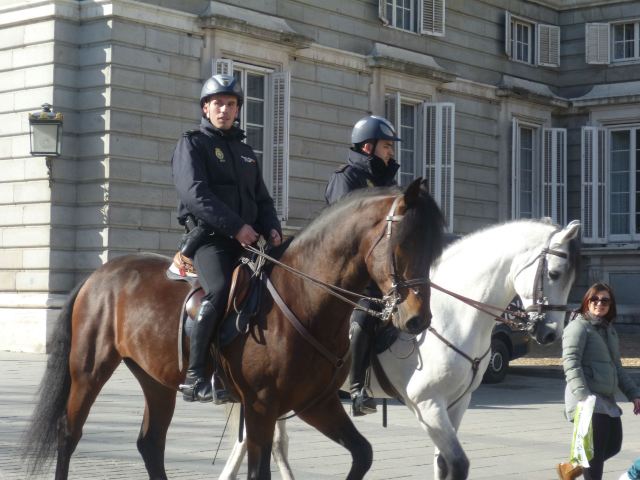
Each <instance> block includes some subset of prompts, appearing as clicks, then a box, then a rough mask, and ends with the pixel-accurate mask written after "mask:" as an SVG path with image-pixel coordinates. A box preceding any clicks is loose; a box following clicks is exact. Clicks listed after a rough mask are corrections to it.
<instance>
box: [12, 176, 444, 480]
mask: <svg viewBox="0 0 640 480" xmlns="http://www.w3.org/2000/svg"><path fill="white" fill-rule="evenodd" d="M442 232H443V221H442V216H441V213H440V210H439V209H438V207H437V205H436V204H435V202H434V201H433V199H432V198H431V197H430V196H429V194H428V193H427V192H426V190H425V187H424V184H421V183H420V182H419V181H416V182H414V183H412V184H411V185H410V186H409V187H408V188H407V189H406V191H404V192H399V191H397V190H395V191H390V190H388V189H384V190H380V189H370V190H366V191H364V192H363V193H359V194H356V195H354V196H350V197H348V198H347V199H345V200H344V201H342V202H339V203H338V204H336V205H334V206H332V207H330V208H328V209H326V210H325V212H324V213H323V214H322V215H321V216H320V217H319V218H318V219H317V220H316V221H314V222H313V223H312V224H311V225H310V226H309V227H308V228H306V229H305V230H304V231H303V232H302V233H301V234H300V235H299V237H297V238H296V239H294V240H293V241H292V242H291V243H290V244H289V245H288V247H287V248H286V249H285V250H284V252H283V253H282V255H281V257H280V260H281V262H283V263H285V264H287V265H289V266H292V267H294V268H296V269H298V270H300V271H301V272H305V273H306V274H308V275H311V276H313V277H314V278H316V279H318V280H321V281H323V282H326V283H329V284H332V285H335V286H337V287H340V288H343V289H347V290H350V291H357V292H361V291H362V290H363V289H364V287H365V286H366V285H367V283H368V282H369V281H371V280H373V281H375V282H376V283H377V284H378V286H379V287H380V289H381V290H382V291H383V292H390V293H391V294H390V295H389V297H390V298H393V297H395V298H396V303H397V305H396V306H395V307H393V308H391V307H392V305H391V306H390V311H392V312H393V314H392V321H393V323H394V324H395V325H396V326H397V327H398V328H400V329H401V330H404V331H409V332H412V333H417V332H419V331H422V330H424V329H425V328H427V326H428V325H429V322H430V319H431V312H430V309H429V301H430V293H431V292H430V288H429V285H428V280H427V279H421V277H425V275H427V272H429V267H430V265H431V262H432V261H433V260H434V259H435V257H436V256H437V255H439V253H440V250H441V244H442ZM169 263H170V259H168V258H165V257H162V256H158V255H129V256H124V257H120V258H116V259H114V260H111V261H109V262H107V263H106V264H105V265H103V266H102V267H100V268H99V269H98V270H96V271H95V272H94V273H93V274H92V275H91V276H89V278H87V280H86V281H85V282H84V283H83V284H82V285H80V286H78V287H77V288H76V289H75V290H74V292H72V294H71V296H70V299H69V301H68V303H67V304H66V306H65V307H64V309H63V310H62V312H61V314H60V317H59V324H58V326H57V328H56V332H55V335H54V338H53V340H52V344H51V347H52V351H51V353H50V356H49V359H48V363H47V369H46V372H45V374H44V378H43V380H42V383H41V385H40V400H39V404H38V405H37V407H36V409H35V412H34V415H33V419H32V423H31V425H30V428H29V430H28V431H27V434H26V437H25V440H26V442H25V450H24V451H25V456H26V457H27V458H28V459H29V463H30V465H29V472H31V473H36V472H38V471H40V470H42V468H43V467H44V466H45V465H46V464H47V462H48V461H50V460H52V459H53V456H54V455H55V452H56V448H57V464H56V475H55V478H56V479H57V480H63V479H66V478H67V476H68V471H69V462H70V458H71V455H72V453H73V451H74V450H75V448H76V446H77V444H78V441H79V440H80V437H81V435H82V427H83V425H84V423H85V421H86V419H87V416H88V414H89V410H90V408H91V406H92V404H93V402H94V401H95V399H96V397H97V395H98V393H99V392H100V390H101V388H102V387H103V385H104V384H105V383H106V381H107V380H108V379H109V378H110V376H111V375H112V374H113V372H114V370H115V369H116V367H117V366H118V365H119V364H120V362H121V361H122V360H124V362H125V364H126V365H127V367H129V369H130V370H131V371H132V372H133V374H134V375H135V376H136V378H137V379H138V381H139V383H140V385H141V387H142V390H143V392H144V397H145V411H144V418H143V421H142V426H141V428H140V433H139V436H138V441H137V447H138V450H139V452H140V454H141V455H142V458H143V459H144V462H145V466H146V469H147V471H148V473H149V478H151V479H166V478H167V477H166V473H165V468H164V448H165V440H166V434H167V429H168V427H169V423H170V422H171V418H172V416H173V412H174V408H175V402H176V390H177V389H178V385H180V383H181V382H182V381H183V379H184V376H185V371H184V370H182V371H181V370H179V367H178V364H179V362H178V360H179V359H178V348H177V340H178V335H179V333H178V332H179V330H178V323H179V322H178V319H179V317H180V312H181V308H182V304H183V301H184V298H185V296H186V294H187V291H188V289H189V287H188V286H187V285H186V284H184V283H183V282H175V281H170V280H167V278H166V277H165V271H166V269H167V267H168V266H169ZM270 279H271V282H272V284H273V286H274V287H275V289H276V290H277V291H278V292H279V294H280V296H281V297H282V299H283V300H284V303H285V304H286V306H288V307H289V309H290V310H291V312H293V315H295V316H296V317H297V319H299V321H300V322H301V323H302V324H303V325H304V328H305V329H306V330H307V332H308V333H309V335H310V336H311V337H312V339H311V340H309V338H304V336H303V335H301V333H300V332H299V331H298V330H296V329H295V328H294V326H293V322H292V321H291V320H290V319H288V318H287V316H286V315H285V314H283V307H281V306H278V305H276V303H275V302H274V301H273V300H272V297H270V296H268V295H266V294H265V296H264V298H263V300H262V304H261V308H260V311H259V313H258V320H257V322H256V323H255V324H254V325H253V327H252V329H251V330H250V332H249V333H248V334H247V335H244V336H240V337H238V338H236V339H235V340H234V341H233V342H232V343H231V344H229V345H228V346H227V347H224V348H223V349H222V351H221V356H222V366H223V368H224V371H225V374H226V376H227V378H228V379H229V381H230V385H229V386H230V388H231V389H232V390H233V391H234V392H235V394H236V395H237V396H238V398H239V399H240V401H241V403H242V405H243V406H244V409H245V416H246V431H247V451H248V468H249V473H248V476H249V478H252V479H253V478H259V479H268V478H270V468H269V462H270V455H271V442H272V439H273V433H274V427H275V423H276V420H277V419H278V417H280V416H281V415H283V414H285V413H286V412H289V411H294V412H296V413H297V414H298V415H299V416H300V418H302V419H303V420H304V421H305V422H307V423H308V424H310V425H312V426H314V427H315V428H317V429H318V430H319V431H321V432H322V433H324V434H325V435H326V436H328V437H329V438H331V439H332V440H334V441H336V442H339V443H340V444H341V445H343V446H344V447H345V448H347V449H348V450H349V452H350V453H351V455H352V466H351V470H350V472H349V475H348V478H349V479H358V478H362V477H363V476H364V474H365V473H366V472H367V471H368V470H369V468H370V466H371V462H372V449H371V445H370V444H369V443H368V442H367V440H366V439H365V438H364V437H363V436H362V435H360V433H359V432H358V431H357V430H356V428H355V427H354V425H353V423H352V422H351V420H350V419H349V417H348V415H347V414H346V412H345V410H344V408H343V406H342V404H341V402H340V400H339V397H338V388H339V387H340V386H341V385H342V383H343V381H344V380H345V378H346V376H347V365H342V364H341V362H340V361H333V362H330V361H328V358H330V357H331V356H332V355H333V358H334V360H335V359H340V358H345V357H347V352H348V349H349V340H348V323H349V322H348V318H349V314H350V312H351V310H352V306H350V305H348V304H346V303H343V302H342V301H341V300H339V299H337V298H335V297H334V296H332V295H330V294H329V293H327V292H326V290H324V289H321V288H318V286H317V285H314V284H313V283H310V282H308V281H307V280H304V279H302V278H300V277H297V276H294V275H293V274H292V273H290V272H287V271H285V270H284V269H283V268H282V267H279V266H275V267H274V268H273V269H272V271H271V274H270ZM284 309H285V310H286V307H284ZM314 340H315V341H317V342H319V344H321V347H317V346H312V345H313V343H314ZM184 347H185V349H186V351H188V342H186V341H185V345H184ZM323 348H324V349H325V351H324V353H323V352H322V349H323ZM327 352H328V355H327ZM347 364H348V362H347Z"/></svg>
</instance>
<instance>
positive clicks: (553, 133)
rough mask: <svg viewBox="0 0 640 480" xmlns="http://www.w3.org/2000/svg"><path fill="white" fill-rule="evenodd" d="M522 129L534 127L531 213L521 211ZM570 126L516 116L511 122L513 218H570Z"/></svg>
mask: <svg viewBox="0 0 640 480" xmlns="http://www.w3.org/2000/svg"><path fill="white" fill-rule="evenodd" d="M522 129H527V130H531V131H532V143H531V181H530V184H531V185H530V187H531V196H530V202H531V212H530V213H531V216H523V212H522V192H523V189H522V182H521V179H522V162H523V159H522V148H521V138H522V133H521V131H522ZM567 163H568V161H567V129H565V128H547V127H545V126H544V124H543V123H537V122H535V121H530V120H525V119H522V118H518V117H514V118H513V119H512V125H511V218H512V219H514V220H515V219H520V218H533V219H535V218H542V217H550V218H551V219H552V220H553V221H554V222H555V223H557V224H561V225H563V224H565V223H566V221H567Z"/></svg>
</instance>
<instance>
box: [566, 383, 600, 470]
mask: <svg viewBox="0 0 640 480" xmlns="http://www.w3.org/2000/svg"><path fill="white" fill-rule="evenodd" d="M595 405H596V397H595V395H589V396H588V397H587V398H586V400H583V401H581V402H578V405H577V406H576V411H575V413H574V415H573V437H572V439H571V454H570V456H569V460H570V461H571V463H573V464H578V465H581V466H582V467H583V468H589V460H591V459H592V458H593V428H592V426H591V417H592V416H593V409H594V407H595Z"/></svg>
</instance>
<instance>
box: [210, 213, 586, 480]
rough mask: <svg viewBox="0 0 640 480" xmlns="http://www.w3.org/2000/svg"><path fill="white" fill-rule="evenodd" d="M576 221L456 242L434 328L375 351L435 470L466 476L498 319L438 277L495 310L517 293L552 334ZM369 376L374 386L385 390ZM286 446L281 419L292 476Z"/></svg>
mask: <svg viewBox="0 0 640 480" xmlns="http://www.w3.org/2000/svg"><path fill="white" fill-rule="evenodd" d="M579 230H580V223H579V222H577V221H573V222H571V223H570V224H569V225H567V226H566V227H565V228H564V229H561V228H559V227H557V226H554V225H552V224H550V223H548V222H545V221H533V220H521V221H513V222H509V223H505V224H501V225H498V226H494V227H490V228H487V229H484V230H481V231H478V232H476V233H474V234H471V235H469V236H467V237H464V238H462V239H461V240H459V241H457V242H455V243H454V244H452V245H451V246H449V247H448V248H447V249H446V250H445V251H444V253H443V254H442V257H441V258H440V260H439V262H438V263H437V264H436V265H435V266H434V267H433V270H432V272H431V280H432V284H433V286H432V289H431V292H432V293H431V311H432V313H433V319H432V322H431V327H432V329H430V330H429V331H427V332H424V333H422V334H420V335H418V336H417V337H415V339H413V342H411V343H412V346H411V347H410V348H408V347H407V342H406V338H405V339H404V340H405V341H403V342H396V343H395V344H394V345H392V346H391V348H390V349H389V350H386V351H384V352H383V353H381V354H380V355H378V359H379V361H380V364H381V365H382V367H383V369H384V372H385V373H386V375H387V378H388V379H389V380H390V382H391V384H392V385H393V387H394V388H395V389H396V391H397V392H398V393H399V394H400V396H401V397H402V400H403V401H404V402H405V404H406V405H407V407H408V408H409V409H410V410H411V411H412V412H413V413H414V414H415V416H416V418H417V419H418V422H419V423H420V426H422V428H424V429H425V430H426V431H427V433H428V434H429V436H430V437H431V439H432V440H433V442H434V444H435V446H436V448H435V461H434V470H435V478H437V479H445V480H458V479H466V478H467V477H468V474H469V460H468V458H467V455H466V454H465V452H464V450H463V448H462V445H461V444H460V441H459V440H458V437H457V430H458V428H459V426H460V423H461V421H462V416H463V415H464V412H465V411H466V410H467V407H468V406H469V402H470V400H471V393H472V392H473V391H474V390H475V389H476V388H478V386H479V385H480V383H481V380H482V375H483V373H484V371H485V370H486V368H487V365H488V363H489V357H490V354H489V350H490V345H491V331H492V329H493V326H494V316H492V315H490V314H489V313H485V311H481V310H478V309H477V308H475V307H472V306H470V305H469V304H468V303H465V302H464V301H461V300H460V299H458V298H454V297H452V296H451V294H449V293H445V292H443V291H442V290H441V289H439V288H436V287H441V288H442V289H444V290H449V291H451V292H455V293H456V294H458V295H461V296H463V297H466V298H468V299H473V300H475V301H477V302H482V303H483V304H488V305H492V306H494V307H496V308H495V309H494V310H495V311H496V312H499V311H502V310H504V309H505V308H506V307H507V305H508V304H509V302H510V301H511V299H512V298H513V297H514V296H515V295H516V294H517V295H519V296H520V299H521V300H522V304H523V308H524V309H525V310H527V311H528V315H529V320H530V322H529V331H530V334H531V335H532V336H533V337H534V338H535V340H536V341H537V342H539V343H542V344H547V343H551V342H553V341H554V340H556V339H558V338H560V337H561V336H562V330H563V328H564V319H565V309H566V302H567V298H568V296H569V291H570V289H571V286H572V285H573V281H574V279H575V275H576V264H577V258H578V240H577V238H578V234H579ZM472 303H473V302H472ZM481 308H482V309H483V310H487V308H485V307H481ZM447 342H448V343H450V345H447ZM400 344H403V345H400ZM401 350H402V351H401ZM407 350H408V351H407ZM394 352H395V353H394ZM472 360H476V363H477V367H478V368H477V370H475V371H474V369H473V368H472ZM372 377H373V379H372V382H371V389H372V390H373V394H374V396H375V397H377V398H385V397H387V398H388V395H387V394H385V392H384V391H383V390H382V389H381V387H380V384H379V382H378V380H377V378H375V376H374V375H372ZM287 446H288V437H287V433H286V428H285V422H284V421H279V422H278V424H277V427H276V435H275V438H274V444H273V455H274V459H275V461H276V464H277V465H278V467H279V469H280V472H281V475H282V478H283V479H285V480H292V479H293V474H292V472H291V468H290V466H289V464H288V461H287ZM244 452H245V448H244V445H243V444H242V443H236V445H235V447H234V449H233V451H232V453H231V455H230V457H229V459H228V460H227V464H226V465H225V469H224V470H223V472H222V474H221V476H220V477H219V478H220V479H225V480H227V479H233V478H235V476H236V474H237V472H238V469H239V467H240V464H241V462H242V458H243V456H244Z"/></svg>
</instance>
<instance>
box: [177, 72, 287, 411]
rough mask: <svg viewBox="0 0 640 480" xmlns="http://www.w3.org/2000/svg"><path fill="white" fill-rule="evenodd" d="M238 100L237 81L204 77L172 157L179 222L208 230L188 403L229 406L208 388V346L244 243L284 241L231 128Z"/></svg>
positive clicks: (248, 151) (200, 259)
mask: <svg viewBox="0 0 640 480" xmlns="http://www.w3.org/2000/svg"><path fill="white" fill-rule="evenodd" d="M242 100H243V93H242V88H241V86H240V84H239V83H238V81H237V80H236V79H235V78H234V77H232V76H230V75H214V76H213V77H211V78H209V79H208V80H207V81H206V82H205V83H204V85H203V87H202V92H201V93H200V107H201V109H202V119H201V121H200V128H199V129H197V130H190V131H188V132H186V133H184V134H183V136H182V137H181V138H180V139H179V140H178V143H177V145H176V148H175V151H174V153H173V158H172V159H171V164H172V168H173V181H174V184H175V186H176V190H177V193H178V220H179V222H180V223H181V224H182V225H185V227H186V229H187V230H193V229H195V228H199V229H201V230H204V231H205V232H206V233H207V234H206V235H205V236H204V241H202V242H199V246H198V247H197V249H196V250H195V256H194V264H195V267H196V270H197V272H198V275H199V279H200V283H201V285H202V287H203V288H204V291H205V296H204V298H203V302H202V307H201V308H200V312H199V313H198V317H197V321H196V322H195V324H194V327H193V330H192V332H191V340H190V348H189V350H190V353H189V368H188V370H187V375H186V379H185V383H184V385H182V386H181V390H182V393H183V397H184V399H185V400H187V401H199V402H211V401H213V400H215V401H216V403H224V402H225V401H228V394H227V392H226V391H225V390H224V388H223V387H222V386H219V385H215V388H213V389H212V385H211V381H210V377H208V376H207V375H206V372H207V371H208V369H207V365H208V362H212V361H213V360H212V358H211V356H210V348H209V347H210V344H211V339H212V337H213V335H214V333H215V330H216V328H217V325H218V322H219V321H220V319H221V316H222V315H223V314H224V309H225V305H226V302H227V295H228V292H229V286H230V278H231V273H232V271H233V267H234V266H235V264H236V262H237V260H238V257H239V256H240V254H241V253H242V251H243V249H242V246H243V245H250V244H252V243H254V242H256V241H257V240H258V236H259V234H262V235H263V236H264V237H265V238H267V239H268V240H269V241H270V243H271V244H273V245H279V244H280V243H281V239H282V230H281V227H280V222H279V220H278V217H277V215H276V211H275V208H274V205H273V200H272V198H271V196H270V195H269V192H268V190H267V188H266V186H265V184H264V181H263V180H262V174H261V172H260V168H259V165H258V162H257V160H256V155H255V153H254V152H253V150H252V148H251V147H250V146H249V145H247V144H246V143H244V142H243V139H244V138H245V136H244V132H243V131H242V130H241V129H240V128H238V127H237V126H236V125H235V122H236V120H237V117H238V113H239V111H240V107H241V106H242ZM214 378H216V377H215V376H214ZM214 397H215V398H214Z"/></svg>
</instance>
